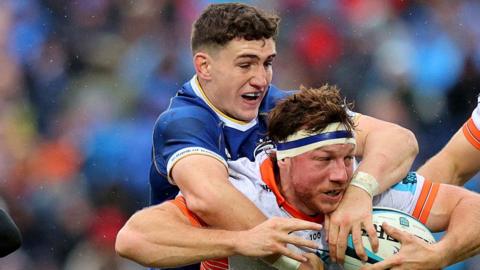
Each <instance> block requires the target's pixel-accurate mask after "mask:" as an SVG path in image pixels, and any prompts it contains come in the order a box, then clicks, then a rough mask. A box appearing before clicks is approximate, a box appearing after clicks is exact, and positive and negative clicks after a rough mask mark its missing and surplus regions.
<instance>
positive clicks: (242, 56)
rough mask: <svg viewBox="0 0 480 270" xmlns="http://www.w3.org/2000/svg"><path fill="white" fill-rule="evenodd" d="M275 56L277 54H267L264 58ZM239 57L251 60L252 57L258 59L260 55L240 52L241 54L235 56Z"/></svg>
mask: <svg viewBox="0 0 480 270" xmlns="http://www.w3.org/2000/svg"><path fill="white" fill-rule="evenodd" d="M275 56H277V54H276V53H274V54H271V55H269V56H268V57H267V58H266V59H272V58H274V57H275ZM241 58H250V59H252V60H253V59H254V60H260V57H259V56H258V55H255V54H241V55H239V56H237V59H241Z"/></svg>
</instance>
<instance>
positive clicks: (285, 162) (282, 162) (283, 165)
mask: <svg viewBox="0 0 480 270" xmlns="http://www.w3.org/2000/svg"><path fill="white" fill-rule="evenodd" d="M290 160H291V159H290V158H284V159H277V164H278V168H280V169H283V170H285V169H288V168H289V167H290Z"/></svg>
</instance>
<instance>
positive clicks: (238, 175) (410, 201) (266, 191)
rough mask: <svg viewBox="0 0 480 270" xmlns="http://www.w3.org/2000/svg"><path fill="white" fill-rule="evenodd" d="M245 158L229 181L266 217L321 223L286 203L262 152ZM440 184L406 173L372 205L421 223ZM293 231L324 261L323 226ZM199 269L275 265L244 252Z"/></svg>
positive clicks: (180, 203)
mask: <svg viewBox="0 0 480 270" xmlns="http://www.w3.org/2000/svg"><path fill="white" fill-rule="evenodd" d="M252 164H254V163H251V162H248V161H245V162H244V163H243V164H242V163H241V162H237V163H234V164H230V165H231V166H230V167H229V173H230V182H231V183H232V184H233V185H234V186H235V187H236V188H237V189H238V190H239V191H241V192H242V193H243V194H244V195H245V196H246V197H248V198H249V199H250V200H251V201H252V202H253V203H254V204H255V205H256V206H257V207H258V208H259V209H260V210H261V211H262V212H263V213H264V214H265V215H266V216H267V217H295V218H299V219H304V220H308V221H313V222H318V223H323V215H318V216H314V217H312V216H308V215H305V214H304V213H302V212H300V211H299V210H297V209H296V208H295V207H294V206H293V205H291V204H289V203H288V202H287V201H286V200H285V199H284V197H283V196H282V195H281V194H280V191H279V187H278V186H277V185H276V182H275V177H274V171H273V162H272V160H271V159H270V158H269V157H268V155H266V154H265V153H261V154H259V155H258V156H257V159H256V163H255V164H254V165H253V166H252ZM438 188H439V184H438V183H432V182H430V181H427V180H425V179H424V178H423V177H422V176H420V175H418V174H416V173H413V172H412V173H409V174H408V176H407V177H405V178H404V179H403V180H402V181H401V182H399V183H398V184H396V185H395V186H393V187H392V188H390V189H389V190H387V191H386V192H384V193H382V194H379V195H378V196H376V197H374V200H373V204H374V206H383V207H390V208H395V209H398V210H401V211H404V212H406V213H409V214H411V215H413V216H414V217H415V218H417V219H419V220H420V221H421V222H422V223H426V221H427V218H428V215H429V213H430V210H431V207H432V205H433V201H434V200H435V197H436V194H437V191H438ZM173 202H174V203H175V204H176V205H177V206H178V207H179V208H180V209H181V210H182V211H183V213H184V214H185V215H187V216H188V217H189V219H190V221H191V223H192V224H194V225H196V226H204V225H205V223H203V222H202V221H201V220H200V218H199V217H197V216H196V215H195V214H194V213H192V212H190V211H188V209H186V206H185V202H184V198H183V197H181V196H179V197H177V198H176V199H175V201H173ZM295 234H296V235H298V236H300V237H303V238H305V239H308V240H312V241H315V242H316V243H317V244H318V246H319V248H318V249H317V250H315V253H316V254H317V255H318V256H319V257H321V258H322V259H323V260H324V261H325V260H326V259H327V258H328V244H327V243H326V242H325V238H324V230H320V231H311V230H308V231H298V232H295ZM289 248H290V249H292V250H295V251H296V252H298V253H303V252H304V251H303V250H300V249H298V248H297V247H295V246H289ZM202 269H211V270H218V269H275V268H273V267H272V266H269V265H267V264H265V263H264V262H263V261H261V260H260V259H254V258H250V257H243V256H233V257H229V258H227V259H218V260H209V261H205V262H202Z"/></svg>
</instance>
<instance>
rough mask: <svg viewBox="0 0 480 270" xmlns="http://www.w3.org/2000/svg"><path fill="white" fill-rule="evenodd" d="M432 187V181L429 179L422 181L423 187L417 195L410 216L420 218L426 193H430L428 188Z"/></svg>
mask: <svg viewBox="0 0 480 270" xmlns="http://www.w3.org/2000/svg"><path fill="white" fill-rule="evenodd" d="M431 187H432V182H430V181H425V182H424V183H423V188H422V191H421V192H420V196H419V197H418V200H417V205H416V206H415V209H414V210H413V213H412V216H413V217H414V218H416V219H419V218H420V214H421V213H422V209H423V205H424V204H425V201H426V200H427V197H428V194H429V193H430V189H431Z"/></svg>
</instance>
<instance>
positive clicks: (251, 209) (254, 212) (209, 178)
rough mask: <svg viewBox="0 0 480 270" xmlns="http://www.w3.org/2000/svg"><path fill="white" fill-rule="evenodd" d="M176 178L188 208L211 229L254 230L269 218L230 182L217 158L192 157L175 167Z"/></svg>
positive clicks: (173, 176)
mask: <svg viewBox="0 0 480 270" xmlns="http://www.w3.org/2000/svg"><path fill="white" fill-rule="evenodd" d="M172 178H173V179H174V180H175V183H176V184H177V185H178V187H179V188H180V190H181V191H182V194H183V196H185V199H186V201H187V205H188V208H189V209H190V210H191V211H192V212H194V213H195V214H196V215H198V216H199V217H200V218H201V219H202V220H203V221H205V223H207V224H208V225H210V226H211V227H216V228H222V229H227V230H245V229H250V228H253V227H254V226H255V225H258V224H260V223H261V222H263V221H265V220H266V217H265V215H263V213H262V212H261V211H260V210H259V209H258V208H257V207H256V206H255V205H254V204H253V203H252V202H251V201H250V200H248V199H247V198H246V197H245V196H244V195H243V194H241V193H240V192H239V191H238V190H237V189H235V187H233V185H231V184H230V181H229V180H228V172H227V169H226V168H225V166H224V165H223V164H222V163H221V162H220V161H218V160H216V159H215V158H213V157H210V156H205V155H190V156H187V157H185V158H183V159H181V160H179V161H178V162H177V164H175V166H174V167H173V168H172Z"/></svg>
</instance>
